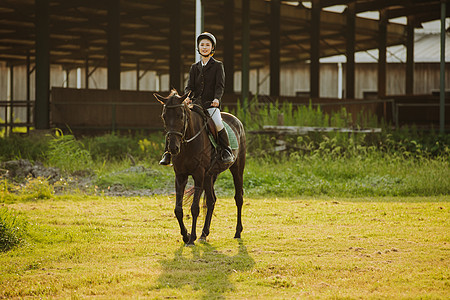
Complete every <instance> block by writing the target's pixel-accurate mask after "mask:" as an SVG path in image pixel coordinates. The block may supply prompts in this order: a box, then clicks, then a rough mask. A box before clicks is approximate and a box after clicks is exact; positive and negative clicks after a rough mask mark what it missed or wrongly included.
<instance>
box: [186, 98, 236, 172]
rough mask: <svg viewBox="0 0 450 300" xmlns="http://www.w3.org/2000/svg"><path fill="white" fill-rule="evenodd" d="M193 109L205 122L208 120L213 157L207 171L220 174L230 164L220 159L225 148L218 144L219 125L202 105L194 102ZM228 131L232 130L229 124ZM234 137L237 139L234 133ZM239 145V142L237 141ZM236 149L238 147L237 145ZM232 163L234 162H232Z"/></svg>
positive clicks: (207, 125) (207, 126)
mask: <svg viewBox="0 0 450 300" xmlns="http://www.w3.org/2000/svg"><path fill="white" fill-rule="evenodd" d="M191 110H192V111H194V112H196V113H198V114H199V115H200V116H201V117H202V118H203V120H204V122H206V130H207V133H208V137H209V140H210V142H211V145H212V146H213V155H212V157H211V165H210V167H209V169H208V171H207V173H208V174H219V173H221V172H223V171H225V170H226V169H228V168H229V167H230V164H224V163H222V161H221V160H220V159H218V157H220V156H221V151H223V149H222V148H221V147H220V146H219V144H218V138H219V134H218V131H217V127H216V125H215V124H214V121H213V120H212V118H211V116H210V115H209V114H208V112H207V111H206V110H205V109H204V108H203V107H202V106H200V105H198V104H193V106H192V107H191ZM223 123H224V126H225V127H227V126H228V124H226V123H225V122H223ZM226 129H227V132H230V131H231V132H232V130H231V128H230V127H229V126H228V128H226ZM233 137H234V140H235V141H236V137H235V136H234V133H233ZM236 145H237V143H236ZM234 149H237V147H235V148H234ZM231 164H232V163H231Z"/></svg>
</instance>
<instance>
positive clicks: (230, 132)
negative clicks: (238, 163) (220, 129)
mask: <svg viewBox="0 0 450 300" xmlns="http://www.w3.org/2000/svg"><path fill="white" fill-rule="evenodd" d="M223 125H224V126H225V129H226V131H227V133H228V139H229V140H230V147H231V149H233V150H236V149H239V144H238V140H237V137H236V134H235V133H234V131H233V129H231V127H230V125H228V124H227V123H226V122H225V121H223Z"/></svg>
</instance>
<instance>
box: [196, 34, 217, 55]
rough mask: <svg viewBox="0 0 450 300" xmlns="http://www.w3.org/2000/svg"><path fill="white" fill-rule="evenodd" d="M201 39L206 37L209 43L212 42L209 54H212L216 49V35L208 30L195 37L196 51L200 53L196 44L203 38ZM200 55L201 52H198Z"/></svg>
mask: <svg viewBox="0 0 450 300" xmlns="http://www.w3.org/2000/svg"><path fill="white" fill-rule="evenodd" d="M203 39H208V40H210V41H211V43H212V49H211V54H214V51H215V50H216V37H215V36H214V35H213V34H212V33H209V32H203V33H201V34H199V35H198V37H197V51H198V53H200V50H199V49H198V44H200V41H201V40H203ZM200 55H202V54H201V53H200Z"/></svg>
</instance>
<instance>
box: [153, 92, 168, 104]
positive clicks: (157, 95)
mask: <svg viewBox="0 0 450 300" xmlns="http://www.w3.org/2000/svg"><path fill="white" fill-rule="evenodd" d="M153 96H155V98H156V100H158V101H159V102H160V103H161V104H162V105H164V104H165V103H166V101H167V99H166V98H164V97H163V96H161V95H159V94H157V93H154V94H153Z"/></svg>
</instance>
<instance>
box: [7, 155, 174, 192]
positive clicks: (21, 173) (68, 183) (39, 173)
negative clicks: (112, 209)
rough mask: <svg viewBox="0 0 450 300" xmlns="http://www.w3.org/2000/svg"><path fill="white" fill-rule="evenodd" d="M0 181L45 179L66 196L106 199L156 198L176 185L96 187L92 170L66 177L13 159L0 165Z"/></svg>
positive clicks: (133, 169) (142, 169)
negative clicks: (148, 187) (158, 186)
mask: <svg viewBox="0 0 450 300" xmlns="http://www.w3.org/2000/svg"><path fill="white" fill-rule="evenodd" d="M120 172H121V173H146V174H148V175H149V176H150V175H152V174H153V172H154V170H151V169H148V168H145V167H142V166H133V167H130V168H128V169H126V170H123V171H120ZM0 178H7V179H8V180H10V181H12V182H16V183H25V182H27V181H28V180H32V179H34V178H45V179H46V180H47V181H48V182H49V184H51V185H53V188H54V191H55V194H66V193H70V192H83V193H86V194H94V195H106V196H124V197H133V196H153V195H161V194H170V193H173V189H174V188H173V185H169V184H168V185H167V188H160V189H153V190H152V189H134V190H132V189H131V190H130V189H127V188H125V187H124V186H123V185H121V184H114V185H111V186H110V187H108V188H106V189H102V188H99V187H97V186H95V182H96V180H97V177H96V175H95V174H94V172H92V171H90V170H82V171H76V172H74V173H72V174H70V176H65V175H64V174H63V173H62V172H61V170H59V169H58V168H54V167H45V166H44V165H43V164H42V163H40V162H35V163H33V162H30V161H28V160H24V159H21V160H13V161H7V162H3V163H0Z"/></svg>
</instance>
